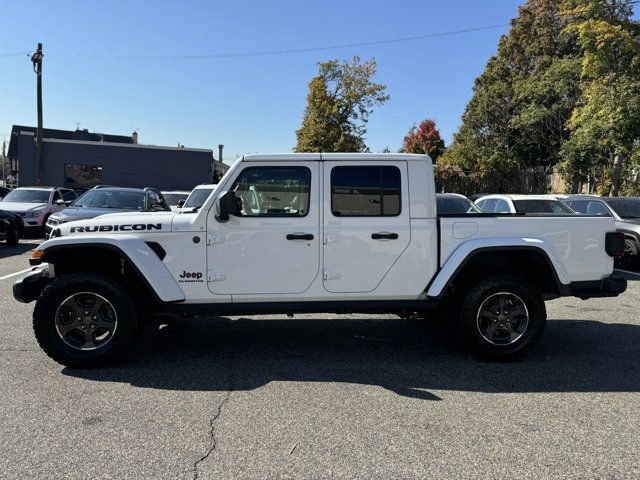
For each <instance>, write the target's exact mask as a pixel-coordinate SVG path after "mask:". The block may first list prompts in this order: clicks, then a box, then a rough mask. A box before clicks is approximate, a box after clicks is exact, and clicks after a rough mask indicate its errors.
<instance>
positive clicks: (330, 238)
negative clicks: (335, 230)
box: [323, 235, 338, 245]
mask: <svg viewBox="0 0 640 480" xmlns="http://www.w3.org/2000/svg"><path fill="white" fill-rule="evenodd" d="M337 241H338V236H337V235H325V236H324V241H323V243H324V244H325V245H326V244H327V243H332V242H337Z"/></svg>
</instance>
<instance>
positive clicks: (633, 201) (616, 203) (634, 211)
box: [607, 198, 640, 218]
mask: <svg viewBox="0 0 640 480" xmlns="http://www.w3.org/2000/svg"><path fill="white" fill-rule="evenodd" d="M607 203H608V204H609V206H610V207H611V208H613V209H614V210H615V212H616V213H617V214H618V215H620V217H622V218H640V199H638V198H612V199H610V200H607Z"/></svg>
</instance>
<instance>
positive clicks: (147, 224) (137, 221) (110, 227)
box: [58, 212, 173, 236]
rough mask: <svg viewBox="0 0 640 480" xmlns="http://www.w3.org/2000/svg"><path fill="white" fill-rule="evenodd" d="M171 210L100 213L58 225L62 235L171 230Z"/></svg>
mask: <svg viewBox="0 0 640 480" xmlns="http://www.w3.org/2000/svg"><path fill="white" fill-rule="evenodd" d="M172 218H173V214H172V213H171V212H157V213H156V212H136V213H131V212H127V213H116V214H108V215H100V216H98V217H94V218H92V219H80V220H74V221H70V222H67V223H63V224H61V225H59V226H58V228H59V229H60V234H61V235H62V236H67V235H83V234H100V233H109V234H119V233H124V234H127V233H128V234H131V233H138V232H140V233H142V232H145V233H160V232H170V231H171V220H172Z"/></svg>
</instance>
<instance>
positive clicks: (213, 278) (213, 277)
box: [207, 270, 225, 282]
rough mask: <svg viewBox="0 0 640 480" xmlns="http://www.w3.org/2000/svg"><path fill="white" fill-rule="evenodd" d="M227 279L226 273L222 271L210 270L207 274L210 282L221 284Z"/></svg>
mask: <svg viewBox="0 0 640 480" xmlns="http://www.w3.org/2000/svg"><path fill="white" fill-rule="evenodd" d="M224 279H225V275H224V272H223V271H222V270H209V271H208V272H207V281H208V282H219V281H221V280H224Z"/></svg>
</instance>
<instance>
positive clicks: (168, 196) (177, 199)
mask: <svg viewBox="0 0 640 480" xmlns="http://www.w3.org/2000/svg"><path fill="white" fill-rule="evenodd" d="M160 193H162V196H163V197H164V201H165V202H167V205H169V207H171V211H172V212H179V211H180V209H181V207H182V206H183V205H184V203H185V201H186V200H187V198H188V197H189V194H190V193H191V192H187V191H185V190H166V191H162V192H160Z"/></svg>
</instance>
